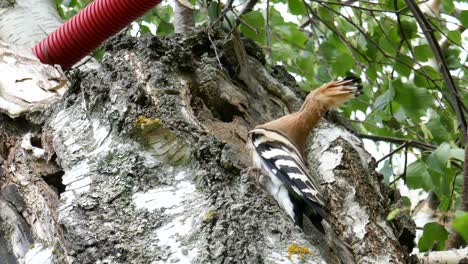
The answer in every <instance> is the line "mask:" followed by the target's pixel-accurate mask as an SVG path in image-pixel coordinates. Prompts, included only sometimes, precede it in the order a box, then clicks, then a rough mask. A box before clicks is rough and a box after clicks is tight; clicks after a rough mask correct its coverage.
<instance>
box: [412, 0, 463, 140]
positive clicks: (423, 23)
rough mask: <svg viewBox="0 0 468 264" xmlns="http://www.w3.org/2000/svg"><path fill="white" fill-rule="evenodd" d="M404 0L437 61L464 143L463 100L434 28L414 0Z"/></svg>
mask: <svg viewBox="0 0 468 264" xmlns="http://www.w3.org/2000/svg"><path fill="white" fill-rule="evenodd" d="M405 2H406V4H407V5H408V7H409V9H410V10H411V12H412V13H413V15H414V17H415V18H416V21H417V22H418V24H419V26H420V27H421V30H422V31H423V33H424V36H425V37H426V40H427V42H428V43H429V46H430V47H431V49H432V52H433V53H434V58H435V60H436V61H437V64H438V65H439V68H440V71H441V73H442V76H443V77H444V81H445V84H446V85H447V89H448V90H449V98H448V99H449V100H448V101H449V104H450V106H451V107H452V109H453V110H454V111H455V115H456V117H457V122H458V126H459V127H460V129H461V131H462V142H463V143H465V142H466V140H467V139H466V137H467V121H466V119H465V116H464V112H463V110H462V109H463V102H462V101H461V100H460V98H459V97H458V92H457V87H456V86H455V82H454V81H453V79H452V76H451V75H450V69H449V68H448V66H447V62H446V61H445V58H444V56H443V54H442V51H441V50H440V46H439V42H437V39H436V38H435V36H434V29H433V28H432V27H431V25H430V24H429V22H428V21H427V19H426V17H425V16H424V14H423V13H422V12H421V9H419V7H418V5H417V4H416V3H415V2H414V0H405Z"/></svg>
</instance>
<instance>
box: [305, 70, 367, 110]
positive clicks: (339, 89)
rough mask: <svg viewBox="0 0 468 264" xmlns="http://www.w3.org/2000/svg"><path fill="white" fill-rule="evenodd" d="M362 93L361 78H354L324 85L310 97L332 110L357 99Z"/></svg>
mask: <svg viewBox="0 0 468 264" xmlns="http://www.w3.org/2000/svg"><path fill="white" fill-rule="evenodd" d="M361 92H362V85H361V78H359V77H355V76H353V77H347V78H345V79H343V80H339V81H333V82H329V83H327V84H324V85H322V86H321V87H320V88H318V89H316V90H314V91H313V92H312V93H310V94H309V96H313V97H314V100H316V101H319V102H321V103H322V104H323V105H324V106H326V108H331V107H338V106H340V105H341V104H343V103H344V102H346V101H348V100H349V99H352V98H354V97H357V96H358V95H360V94H361Z"/></svg>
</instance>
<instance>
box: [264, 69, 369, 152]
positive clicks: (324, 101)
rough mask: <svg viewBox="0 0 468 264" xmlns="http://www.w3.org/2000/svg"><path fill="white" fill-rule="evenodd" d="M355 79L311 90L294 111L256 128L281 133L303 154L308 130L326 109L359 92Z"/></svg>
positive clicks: (331, 83)
mask: <svg viewBox="0 0 468 264" xmlns="http://www.w3.org/2000/svg"><path fill="white" fill-rule="evenodd" d="M357 80H358V79H357V78H348V79H344V80H341V81H333V82H330V83H327V84H325V85H323V86H321V87H320V88H318V89H315V90H314V91H312V92H311V93H310V94H309V95H308V96H307V97H306V99H305V101H304V103H303V104H302V107H301V109H300V110H299V111H297V112H296V113H293V114H289V115H285V116H283V117H281V118H278V119H276V120H273V121H271V122H268V123H265V124H263V125H259V126H257V127H256V128H264V129H268V130H273V131H277V132H280V133H282V134H283V135H285V136H286V137H287V138H288V139H289V140H290V141H291V142H292V143H293V144H294V145H295V147H296V148H297V149H298V150H299V151H300V152H301V154H302V155H303V154H304V151H305V145H306V141H307V138H308V136H309V133H310V131H311V130H312V128H313V127H315V126H316V125H317V123H318V122H319V121H320V118H321V117H322V116H323V115H324V114H325V113H326V111H327V110H328V109H330V108H333V107H338V106H339V105H341V104H342V103H344V102H345V101H347V100H348V99H351V98H353V97H355V96H356V95H358V94H359V91H360V89H361V86H360V85H357V86H356V84H355V83H356V81H357Z"/></svg>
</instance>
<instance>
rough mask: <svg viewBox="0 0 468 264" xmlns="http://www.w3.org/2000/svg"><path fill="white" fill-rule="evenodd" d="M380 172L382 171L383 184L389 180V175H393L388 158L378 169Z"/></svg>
mask: <svg viewBox="0 0 468 264" xmlns="http://www.w3.org/2000/svg"><path fill="white" fill-rule="evenodd" d="M380 173H382V174H383V176H384V182H385V184H388V183H389V182H390V177H392V175H393V170H392V167H390V163H389V162H388V160H386V161H385V162H384V165H383V167H382V168H381V169H380Z"/></svg>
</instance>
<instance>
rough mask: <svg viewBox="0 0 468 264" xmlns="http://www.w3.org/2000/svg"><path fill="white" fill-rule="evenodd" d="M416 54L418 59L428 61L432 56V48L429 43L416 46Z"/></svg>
mask: <svg viewBox="0 0 468 264" xmlns="http://www.w3.org/2000/svg"><path fill="white" fill-rule="evenodd" d="M414 56H415V57H416V59H417V60H418V61H427V60H429V58H432V51H431V48H430V47H429V45H427V44H424V45H420V46H415V47H414Z"/></svg>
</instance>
